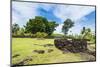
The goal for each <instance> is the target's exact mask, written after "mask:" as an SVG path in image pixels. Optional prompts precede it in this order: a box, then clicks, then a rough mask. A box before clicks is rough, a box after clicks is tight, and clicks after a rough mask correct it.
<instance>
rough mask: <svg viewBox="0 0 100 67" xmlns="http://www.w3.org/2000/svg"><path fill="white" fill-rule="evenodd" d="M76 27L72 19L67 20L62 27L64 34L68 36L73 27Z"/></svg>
mask: <svg viewBox="0 0 100 67" xmlns="http://www.w3.org/2000/svg"><path fill="white" fill-rule="evenodd" d="M73 26H74V22H73V21H72V20H71V19H66V20H65V21H64V25H63V27H62V32H63V33H64V34H65V35H66V34H67V33H68V31H69V29H70V28H71V27H73Z"/></svg>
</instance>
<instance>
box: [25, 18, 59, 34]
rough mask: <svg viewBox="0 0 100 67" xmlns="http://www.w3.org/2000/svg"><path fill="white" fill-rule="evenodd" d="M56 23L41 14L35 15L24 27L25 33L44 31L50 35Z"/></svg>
mask: <svg viewBox="0 0 100 67" xmlns="http://www.w3.org/2000/svg"><path fill="white" fill-rule="evenodd" d="M57 25H58V24H56V22H53V21H51V22H49V21H48V20H47V19H46V18H44V17H42V16H36V17H35V19H29V21H28V22H27V24H26V26H24V27H25V32H26V33H33V34H35V33H37V32H45V33H47V34H48V35H51V34H52V33H53V31H54V30H55V27H56V26H57Z"/></svg>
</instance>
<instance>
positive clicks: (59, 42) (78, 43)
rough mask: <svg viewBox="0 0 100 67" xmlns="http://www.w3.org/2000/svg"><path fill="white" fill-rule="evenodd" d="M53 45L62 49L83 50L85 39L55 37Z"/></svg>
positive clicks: (84, 48) (85, 45)
mask: <svg viewBox="0 0 100 67" xmlns="http://www.w3.org/2000/svg"><path fill="white" fill-rule="evenodd" d="M54 44H55V47H56V48H58V49H60V50H62V51H65V52H66V51H70V52H83V51H86V50H87V40H85V39H71V40H68V39H55V40H54Z"/></svg>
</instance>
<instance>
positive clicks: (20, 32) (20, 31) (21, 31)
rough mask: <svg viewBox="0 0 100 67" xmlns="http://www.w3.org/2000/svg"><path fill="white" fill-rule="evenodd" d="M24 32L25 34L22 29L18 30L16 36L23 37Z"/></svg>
mask: <svg viewBox="0 0 100 67" xmlns="http://www.w3.org/2000/svg"><path fill="white" fill-rule="evenodd" d="M24 32H25V30H24V28H20V29H19V31H18V34H17V35H19V36H24V34H25V33H24Z"/></svg>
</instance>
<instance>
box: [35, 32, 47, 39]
mask: <svg viewBox="0 0 100 67" xmlns="http://www.w3.org/2000/svg"><path fill="white" fill-rule="evenodd" d="M46 36H47V33H44V32H37V33H36V34H35V37H37V38H44V37H46Z"/></svg>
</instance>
